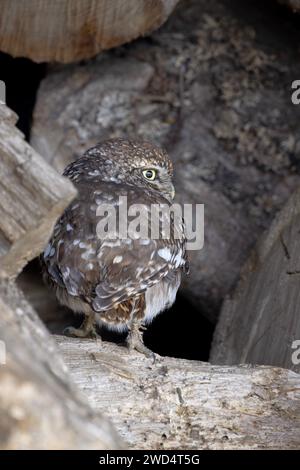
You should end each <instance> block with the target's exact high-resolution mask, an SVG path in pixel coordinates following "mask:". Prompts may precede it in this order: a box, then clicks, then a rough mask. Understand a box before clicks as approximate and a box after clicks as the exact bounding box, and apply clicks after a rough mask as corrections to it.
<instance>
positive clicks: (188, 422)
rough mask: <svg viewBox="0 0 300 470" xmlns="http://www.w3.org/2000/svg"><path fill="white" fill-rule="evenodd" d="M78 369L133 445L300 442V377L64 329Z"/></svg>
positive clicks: (64, 342)
mask: <svg viewBox="0 0 300 470" xmlns="http://www.w3.org/2000/svg"><path fill="white" fill-rule="evenodd" d="M56 341H57V343H58V345H59V348H60V350H61V353H62V356H63V358H64V361H65V363H66V364H67V365H68V366H69V368H70V372H71V376H72V378H73V380H74V381H75V383H76V384H77V385H78V387H79V388H80V389H81V391H82V392H83V393H84V394H85V396H86V397H87V401H88V402H89V403H90V404H91V405H92V406H93V408H94V410H99V411H101V412H103V413H105V415H106V416H108V417H110V419H111V420H112V422H113V424H114V425H115V427H116V429H117V430H118V431H119V433H120V435H121V436H122V437H123V439H124V440H125V442H126V443H127V444H126V445H127V446H128V447H129V448H130V449H134V448H136V449H266V448H267V449H297V448H299V445H300V376H299V375H298V374H295V373H293V372H291V371H287V370H283V369H276V368H271V367H253V366H252V367H251V366H244V367H227V366H224V367H222V366H212V365H210V364H207V363H200V362H196V361H187V360H183V359H173V358H170V357H165V358H161V357H159V358H158V359H157V361H156V363H154V364H153V362H152V361H151V359H147V358H145V357H144V356H142V355H140V354H138V353H132V354H130V353H128V351H127V350H126V349H125V348H124V347H121V346H118V345H115V344H112V343H102V344H100V343H99V342H96V341H92V340H78V339H70V338H66V337H62V336H57V337H56Z"/></svg>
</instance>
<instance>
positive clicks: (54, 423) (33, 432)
mask: <svg viewBox="0 0 300 470" xmlns="http://www.w3.org/2000/svg"><path fill="white" fill-rule="evenodd" d="M0 340H1V346H2V348H1V353H2V355H1V363H0V416H1V419H0V449H113V448H120V447H121V442H120V439H119V438H118V437H117V434H116V432H115V431H114V429H113V428H112V426H111V425H110V423H109V422H108V420H107V419H106V418H104V417H102V416H101V415H99V414H97V413H95V412H94V411H93V410H92V408H91V406H90V405H89V404H88V402H87V400H86V399H85V398H84V397H83V396H82V395H81V394H80V393H79V392H78V391H77V389H76V387H75V386H74V385H73V383H72V380H71V379H70V376H69V372H68V370H67V368H66V366H65V365H64V363H63V361H62V359H61V357H60V355H59V352H58V350H57V346H56V344H55V342H54V340H53V338H51V337H50V335H49V333H48V332H47V330H46V328H45V326H44V325H43V324H42V322H41V321H40V320H39V318H38V317H37V315H36V313H35V312H34V310H33V309H32V308H31V306H30V305H29V304H28V302H27V301H26V300H25V299H24V297H23V296H22V294H21V293H20V292H19V291H18V289H17V288H16V286H15V285H14V284H13V283H8V282H6V281H0ZM4 346H5V347H4ZM5 350H6V358H5V354H4V352H5ZM5 359H6V360H5Z"/></svg>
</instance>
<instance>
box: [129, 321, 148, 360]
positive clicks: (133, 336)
mask: <svg viewBox="0 0 300 470" xmlns="http://www.w3.org/2000/svg"><path fill="white" fill-rule="evenodd" d="M142 329H144V330H145V329H146V328H144V327H142ZM126 343H127V347H128V349H129V351H138V352H139V353H141V354H144V355H145V356H146V357H149V358H151V359H153V362H155V354H154V352H153V351H151V349H149V348H147V346H145V345H144V341H143V333H142V332H141V328H140V327H136V325H133V326H132V327H131V328H130V330H129V333H128V336H127V339H126Z"/></svg>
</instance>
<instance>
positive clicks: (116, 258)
mask: <svg viewBox="0 0 300 470" xmlns="http://www.w3.org/2000/svg"><path fill="white" fill-rule="evenodd" d="M122 260H123V256H120V255H119V256H115V257H114V259H113V264H117V263H121V261H122Z"/></svg>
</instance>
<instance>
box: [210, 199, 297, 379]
mask: <svg viewBox="0 0 300 470" xmlns="http://www.w3.org/2000/svg"><path fill="white" fill-rule="evenodd" d="M299 233H300V191H299V190H297V191H296V192H295V193H294V194H293V195H292V196H291V198H290V199H289V201H288V202H287V204H286V205H285V206H284V207H283V209H282V210H281V212H280V213H279V214H278V216H277V217H276V219H275V220H274V222H273V223H272V225H271V227H270V229H269V230H268V231H267V232H266V233H265V235H264V236H263V237H262V239H261V240H260V241H259V242H258V244H257V246H256V248H255V249H254V251H253V252H252V254H251V256H250V258H249V260H248V262H247V263H246V265H245V266H244V269H243V271H242V273H241V280H240V281H239V283H238V286H237V288H236V290H235V291H234V292H233V293H232V295H230V296H228V298H227V299H226V300H225V302H224V305H223V308H222V311H221V315H220V319H219V322H218V325H217V328H216V331H215V335H214V341H213V345H212V350H211V361H212V362H213V363H215V364H239V363H252V364H253V363H256V364H270V365H275V366H281V367H287V368H289V369H292V370H295V371H296V372H300V364H296V363H293V360H292V358H293V353H294V352H295V351H294V349H293V347H292V345H293V342H294V341H296V340H298V341H299V340H300V315H299V305H300V289H299V286H300V263H299V251H300V236H299Z"/></svg>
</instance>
